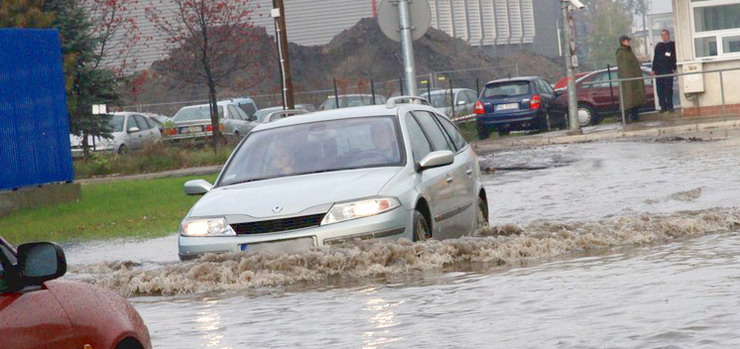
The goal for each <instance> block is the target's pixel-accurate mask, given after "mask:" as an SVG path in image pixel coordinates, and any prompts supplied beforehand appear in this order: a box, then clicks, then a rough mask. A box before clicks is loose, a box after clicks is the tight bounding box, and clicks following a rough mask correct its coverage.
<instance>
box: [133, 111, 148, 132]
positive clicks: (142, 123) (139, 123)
mask: <svg viewBox="0 0 740 349" xmlns="http://www.w3.org/2000/svg"><path fill="white" fill-rule="evenodd" d="M133 118H134V120H136V127H138V128H139V130H141V131H144V130H148V129H149V124H147V123H146V120H144V117H143V116H141V115H133ZM130 121H131V119H129V123H131V122H130ZM131 126H132V125H129V127H128V128H129V129H130V128H131Z"/></svg>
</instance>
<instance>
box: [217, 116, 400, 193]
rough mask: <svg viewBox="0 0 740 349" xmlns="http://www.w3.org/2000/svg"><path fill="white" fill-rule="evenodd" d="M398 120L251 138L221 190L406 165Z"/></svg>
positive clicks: (345, 122) (317, 125)
mask: <svg viewBox="0 0 740 349" xmlns="http://www.w3.org/2000/svg"><path fill="white" fill-rule="evenodd" d="M399 139H400V137H399V133H398V128H397V127H396V123H395V122H394V118H393V117H390V116H387V117H366V118H349V119H337V120H329V121H321V122H313V123H306V124H298V125H290V126H285V127H279V128H271V129H266V130H263V131H258V132H253V133H251V134H250V135H249V136H248V137H247V139H246V140H245V141H244V143H242V145H241V146H240V147H239V148H238V149H237V150H236V153H235V154H234V156H233V158H232V160H231V161H230V162H229V164H228V165H227V167H226V169H225V171H224V173H223V175H222V179H221V180H220V183H219V185H230V184H236V183H243V182H250V181H256V180H263V179H270V178H275V177H285V176H294V175H299V174H307V173H318V172H329V171H339V170H347V169H355V168H368V167H381V166H402V165H403V161H404V159H405V156H404V153H403V151H402V149H403V147H402V146H401V144H402V142H401V141H400V140H399Z"/></svg>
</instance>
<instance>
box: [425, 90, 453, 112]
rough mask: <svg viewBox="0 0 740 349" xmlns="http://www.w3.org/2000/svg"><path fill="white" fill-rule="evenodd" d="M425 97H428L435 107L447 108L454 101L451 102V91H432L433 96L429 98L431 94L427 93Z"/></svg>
mask: <svg viewBox="0 0 740 349" xmlns="http://www.w3.org/2000/svg"><path fill="white" fill-rule="evenodd" d="M423 97H424V98H426V99H427V100H428V101H429V103H430V104H431V105H432V107H435V108H446V107H449V106H451V105H452V103H450V91H445V92H437V93H434V92H432V97H431V98H429V95H428V94H426V93H425V94H424V95H423Z"/></svg>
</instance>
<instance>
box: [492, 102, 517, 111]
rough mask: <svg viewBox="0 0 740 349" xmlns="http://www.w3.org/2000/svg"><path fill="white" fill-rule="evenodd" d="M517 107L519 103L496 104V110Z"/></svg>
mask: <svg viewBox="0 0 740 349" xmlns="http://www.w3.org/2000/svg"><path fill="white" fill-rule="evenodd" d="M511 109H519V103H505V104H496V110H511Z"/></svg>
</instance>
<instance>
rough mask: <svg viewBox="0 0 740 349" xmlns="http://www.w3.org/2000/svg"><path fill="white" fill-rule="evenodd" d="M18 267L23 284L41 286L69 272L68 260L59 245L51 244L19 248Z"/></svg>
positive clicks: (36, 244)
mask: <svg viewBox="0 0 740 349" xmlns="http://www.w3.org/2000/svg"><path fill="white" fill-rule="evenodd" d="M18 267H19V269H20V272H21V275H22V278H23V283H24V284H26V285H40V284H41V283H43V282H44V281H47V280H52V279H56V278H58V277H60V276H62V275H64V274H65V273H66V272H67V260H66V258H65V257H64V251H62V248H61V247H59V245H57V244H54V243H51V242H31V243H27V244H23V245H20V246H18Z"/></svg>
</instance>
